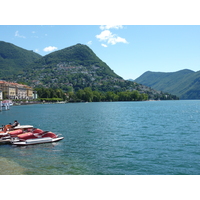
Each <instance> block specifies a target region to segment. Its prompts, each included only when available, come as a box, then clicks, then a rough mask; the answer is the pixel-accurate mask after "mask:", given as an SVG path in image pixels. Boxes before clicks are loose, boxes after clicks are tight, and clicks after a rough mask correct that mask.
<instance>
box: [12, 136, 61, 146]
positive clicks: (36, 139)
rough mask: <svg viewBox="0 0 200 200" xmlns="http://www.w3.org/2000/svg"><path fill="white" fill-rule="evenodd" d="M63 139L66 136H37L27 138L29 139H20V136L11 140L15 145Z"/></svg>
mask: <svg viewBox="0 0 200 200" xmlns="http://www.w3.org/2000/svg"><path fill="white" fill-rule="evenodd" d="M62 139H64V137H57V138H51V137H43V138H35V139H27V140H20V139H18V138H12V139H11V141H10V142H11V144H13V145H20V146H24V145H32V144H42V143H49V142H58V141H60V140H62Z"/></svg>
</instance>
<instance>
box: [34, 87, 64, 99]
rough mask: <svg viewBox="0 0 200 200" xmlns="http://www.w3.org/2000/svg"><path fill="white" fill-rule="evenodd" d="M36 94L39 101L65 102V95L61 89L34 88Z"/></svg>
mask: <svg viewBox="0 0 200 200" xmlns="http://www.w3.org/2000/svg"><path fill="white" fill-rule="evenodd" d="M35 90H36V91H37V94H38V98H39V99H41V100H45V99H46V100H48V101H49V99H51V100H52V99H53V101H63V100H66V95H65V93H64V92H63V91H62V90H61V89H52V88H35Z"/></svg>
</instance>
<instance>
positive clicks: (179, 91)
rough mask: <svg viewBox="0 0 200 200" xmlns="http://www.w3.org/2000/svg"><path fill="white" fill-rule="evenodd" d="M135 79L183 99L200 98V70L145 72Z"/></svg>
mask: <svg viewBox="0 0 200 200" xmlns="http://www.w3.org/2000/svg"><path fill="white" fill-rule="evenodd" d="M135 81H136V82H138V83H141V84H144V85H147V86H149V87H152V88H154V89H156V90H160V91H164V92H169V93H171V94H174V95H176V96H178V97H180V98H181V99H200V71H198V72H194V71H191V70H188V69H185V70H180V71H178V72H171V73H162V72H145V73H144V74H143V75H142V76H140V77H139V78H137V79H136V80H135ZM163 98H164V97H163Z"/></svg>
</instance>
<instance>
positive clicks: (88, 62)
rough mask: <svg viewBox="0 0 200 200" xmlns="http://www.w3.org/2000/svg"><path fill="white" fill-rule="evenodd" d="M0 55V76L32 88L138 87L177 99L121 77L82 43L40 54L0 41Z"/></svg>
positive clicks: (115, 89)
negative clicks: (43, 54) (44, 54)
mask: <svg viewBox="0 0 200 200" xmlns="http://www.w3.org/2000/svg"><path fill="white" fill-rule="evenodd" d="M2 52H3V53H2ZM4 52H5V53H4ZM0 55H1V58H0V59H1V61H2V62H0V63H1V68H0V69H1V71H0V72H1V74H0V79H3V80H6V81H11V82H21V83H25V84H27V85H29V86H31V87H34V88H36V87H37V88H39V87H45V88H54V89H56V88H60V89H63V90H64V91H66V92H69V91H78V90H80V89H84V88H86V87H90V88H91V89H92V90H94V91H95V90H96V91H100V92H107V91H113V92H120V91H127V90H130V91H133V90H138V91H139V92H140V93H147V94H148V96H149V98H150V99H177V97H176V96H174V95H170V94H164V93H163V92H160V91H156V90H154V89H151V88H149V87H147V86H145V85H142V84H138V83H136V82H131V81H126V80H124V79H123V78H122V77H120V76H119V75H117V74H116V73H115V72H114V71H113V70H112V69H111V68H110V67H109V66H108V65H107V64H106V63H105V62H103V61H102V60H101V59H100V58H98V57H97V56H96V54H95V53H94V52H93V51H92V50H91V49H90V48H89V47H88V46H87V45H83V44H76V45H73V46H70V47H67V48H64V49H61V50H58V51H55V52H52V53H50V54H48V55H46V56H43V57H42V56H40V55H39V54H36V53H34V52H33V51H28V50H24V49H22V48H20V47H17V46H15V45H13V44H10V43H5V42H0ZM6 70H7V71H6Z"/></svg>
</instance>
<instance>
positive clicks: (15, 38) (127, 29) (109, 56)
mask: <svg viewBox="0 0 200 200" xmlns="http://www.w3.org/2000/svg"><path fill="white" fill-rule="evenodd" d="M0 40H1V41H5V42H10V43H12V44H14V45H16V46H19V47H21V48H24V49H27V50H33V51H34V52H36V53H38V54H40V55H42V56H45V55H47V54H49V53H51V52H53V51H57V50H61V49H64V48H66V47H70V46H72V45H75V44H77V43H81V44H85V45H88V46H89V47H90V48H91V49H92V50H93V52H94V53H95V54H96V55H97V56H98V57H99V58H100V59H101V60H102V61H104V62H105V63H107V65H108V66H109V67H110V68H111V69H112V70H114V72H115V73H117V74H118V75H119V76H121V77H122V78H124V79H136V78H137V77H139V76H140V75H142V74H143V73H144V72H146V71H155V72H158V71H159V72H174V71H178V70H181V69H191V70H194V71H198V70H200V26H198V25H194V26H193V25H1V26H0Z"/></svg>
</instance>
